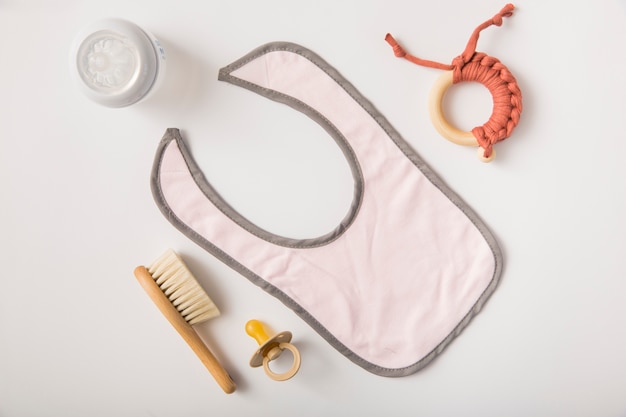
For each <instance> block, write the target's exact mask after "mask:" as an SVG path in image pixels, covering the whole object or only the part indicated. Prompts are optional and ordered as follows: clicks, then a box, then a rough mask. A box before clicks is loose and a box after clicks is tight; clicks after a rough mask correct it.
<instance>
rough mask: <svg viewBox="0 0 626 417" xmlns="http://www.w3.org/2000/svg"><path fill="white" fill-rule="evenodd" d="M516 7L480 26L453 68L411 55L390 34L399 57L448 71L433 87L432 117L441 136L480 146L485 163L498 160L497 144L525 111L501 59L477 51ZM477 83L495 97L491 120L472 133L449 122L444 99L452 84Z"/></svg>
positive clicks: (430, 99) (507, 8)
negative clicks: (482, 37)
mask: <svg viewBox="0 0 626 417" xmlns="http://www.w3.org/2000/svg"><path fill="white" fill-rule="evenodd" d="M514 8H515V6H513V5H512V4H507V5H506V6H505V7H504V8H503V9H502V10H500V12H499V13H498V14H496V15H495V16H494V17H493V18H491V19H489V20H487V21H485V22H484V23H482V24H481V25H479V26H478V27H477V28H476V29H475V30H474V32H473V33H472V36H471V37H470V39H469V41H468V42H467V46H466V47H465V51H463V53H462V54H461V55H459V56H458V57H456V58H454V60H453V61H452V63H451V64H450V65H446V64H441V63H438V62H433V61H428V60H424V59H421V58H418V57H416V56H413V55H410V54H408V53H406V52H405V51H404V49H403V48H402V47H401V46H400V45H399V44H398V42H396V40H395V39H394V38H393V36H391V35H390V34H387V36H386V37H385V40H386V41H387V43H389V45H391V47H392V48H393V51H394V54H395V55H396V56H397V57H400V58H405V59H407V60H408V61H411V62H413V63H414V64H417V65H421V66H425V67H430V68H437V69H442V70H445V71H446V72H444V73H443V74H442V75H441V76H440V77H439V79H438V80H437V81H436V82H435V85H434V86H433V88H432V90H431V93H430V98H429V106H428V107H429V111H430V118H431V121H432V123H433V125H434V127H435V128H436V129H437V131H438V132H439V134H441V136H443V137H444V138H446V139H448V140H450V141H451V142H453V143H456V144H458V145H463V146H479V149H478V154H479V157H480V159H481V160H482V161H483V162H490V161H491V160H493V158H494V157H495V151H494V150H493V145H495V144H496V143H497V142H500V141H502V140H504V139H506V138H508V137H509V136H510V135H511V133H512V132H513V129H514V128H515V126H517V124H518V122H519V117H520V113H521V112H522V93H521V91H520V89H519V87H518V85H517V81H516V80H515V77H513V75H512V74H511V72H510V71H509V69H508V68H507V67H506V66H504V65H503V64H502V63H501V62H500V61H499V60H498V59H496V58H494V57H492V56H489V55H487V54H485V53H482V52H476V44H477V43H478V37H479V35H480V32H481V31H482V30H483V29H486V28H488V27H489V26H492V25H495V26H501V25H502V19H503V18H504V17H510V16H511V15H512V14H513V9H514ZM463 81H475V82H479V83H481V84H483V85H484V86H485V87H487V89H488V90H489V92H490V93H491V95H492V96H493V112H492V114H491V117H490V118H489V120H488V121H487V122H486V123H485V124H484V125H482V126H477V127H475V128H473V129H472V131H471V132H464V131H461V130H459V129H457V128H455V127H454V126H452V125H451V124H450V123H448V121H447V120H446V119H445V117H444V115H443V110H442V106H441V105H442V101H443V97H444V95H445V93H446V91H447V90H448V88H449V87H450V86H451V85H452V84H457V83H460V82H463Z"/></svg>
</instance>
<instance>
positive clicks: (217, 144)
mask: <svg viewBox="0 0 626 417" xmlns="http://www.w3.org/2000/svg"><path fill="white" fill-rule="evenodd" d="M503 5H504V2H502V1H495V0H488V1H481V2H478V1H467V0H440V1H411V2H409V1H400V0H384V1H373V0H358V1H357V0H353V1H338V0H317V1H308V2H302V3H300V2H297V1H287V0H265V1H252V0H249V1H220V2H217V1H212V0H211V1H191V0H184V1H179V0H176V1H174V0H159V1H148V0H137V1H131V0H107V1H98V2H96V1H82V2H80V1H78V0H57V1H47V0H2V1H0V39H1V41H0V64H1V65H0V145H1V150H0V191H1V193H2V197H1V198H2V200H1V203H0V244H1V247H0V265H1V266H2V273H1V274H0V416H2V417H34V416H41V417H45V416H64V417H70V416H119V417H123V416H174V415H176V416H207V415H219V416H276V417H278V416H322V415H323V416H354V415H361V416H381V415H388V416H435V417H436V416H480V417H488V416H520V417H526V416H535V417H538V416H539V417H541V416H546V417H547V416H568V417H575V416H594V417H598V416H606V417H622V416H626V300H625V296H626V219H625V215H624V213H626V196H625V192H626V175H625V174H626V162H625V161H626V138H624V127H623V124H624V119H625V115H626V102H625V101H624V93H625V92H626V77H625V76H624V74H626V58H625V56H626V50H625V47H624V41H625V40H626V2H625V1H624V0H598V1H582V0H581V1H571V0H570V1H564V0H562V1H550V2H547V1H545V2H537V1H536V2H531V1H519V2H518V3H517V10H516V13H515V15H514V16H513V17H512V18H510V19H507V20H506V21H505V23H504V25H503V26H502V27H500V28H495V27H492V28H490V29H488V30H486V31H485V32H483V33H482V35H481V38H480V42H479V44H478V49H479V50H481V51H485V52H487V53H489V54H491V55H494V56H496V57H498V58H499V59H500V60H501V61H503V63H505V64H506V65H507V66H508V67H509V68H510V70H511V71H512V72H513V74H514V75H515V76H516V77H517V79H518V81H519V84H520V87H521V88H522V92H523V95H524V112H523V113H522V119H521V122H520V124H519V126H518V128H517V129H516V130H515V131H514V133H513V135H512V137H511V138H509V139H508V140H507V141H505V142H503V143H501V144H499V145H497V146H496V149H497V152H498V156H497V158H496V160H495V161H494V162H493V163H491V164H482V163H480V162H479V161H478V160H477V159H476V157H475V151H474V150H473V149H467V148H462V147H459V146H456V145H453V144H451V143H449V142H447V141H446V140H444V139H442V138H441V137H439V136H438V134H437V133H436V132H435V130H434V129H433V128H432V126H431V125H430V122H429V118H428V112H427V107H426V103H427V96H428V91H429V89H430V86H431V85H432V83H433V82H434V80H435V79H436V78H437V77H438V76H439V75H440V73H439V71H437V70H433V69H427V68H421V67H417V66H414V65H412V64H410V63H408V62H406V61H404V60H399V59H396V58H395V57H394V56H393V54H392V51H391V48H389V46H388V45H387V44H386V43H385V42H384V40H383V38H384V36H385V34H386V33H387V32H392V33H393V34H394V36H396V38H397V39H399V40H400V41H401V42H402V43H403V45H404V46H405V47H406V48H407V49H408V50H409V51H410V52H412V53H414V54H416V55H418V56H421V57H423V58H427V59H434V60H437V61H442V62H450V61H451V60H452V58H453V57H454V56H456V55H457V54H459V53H460V52H461V51H462V50H463V48H464V46H465V43H466V41H467V39H468V37H469V35H470V33H471V32H472V30H473V29H474V27H476V26H477V25H478V24H479V23H481V22H483V21H484V20H486V19H487V18H489V17H491V16H492V15H493V14H495V13H496V12H497V11H498V10H500V8H501V7H502V6H503ZM109 16H114V17H122V18H126V19H129V20H131V21H133V22H135V23H137V24H139V25H140V26H142V27H143V28H145V29H147V30H149V31H151V32H153V33H154V34H155V35H156V36H157V37H159V38H160V39H161V41H162V43H163V45H164V47H165V48H166V51H167V54H168V55H167V60H168V73H167V78H166V80H165V83H164V85H163V86H162V88H161V89H160V90H159V91H158V92H157V94H156V95H154V96H153V97H151V98H150V99H148V100H147V101H144V102H142V103H139V104H137V105H134V106H131V107H128V108H124V109H108V108H104V107H100V106H98V105H96V104H94V103H92V102H90V101H88V100H87V99H86V98H85V97H83V96H82V95H81V94H80V93H79V92H78V91H77V89H76V88H75V85H74V84H73V82H72V79H71V77H70V72H69V70H68V61H69V57H68V55H69V49H70V45H71V42H72V40H73V38H74V36H75V34H76V33H77V32H78V31H79V30H80V29H81V27H83V26H84V25H86V24H88V23H90V22H91V21H93V20H96V19H99V18H103V17H109ZM277 40H284V41H291V42H296V43H300V44H302V45H304V46H306V47H308V48H310V49H312V50H313V51H315V52H317V53H318V54H320V55H321V56H322V57H323V58H324V59H326V60H327V61H328V62H329V63H331V64H332V65H333V66H334V67H335V68H336V69H337V70H339V71H340V72H341V73H342V74H343V75H344V76H345V77H346V78H347V79H348V80H350V81H351V82H352V83H353V84H354V85H355V86H356V87H357V89H359V90H360V91H361V93H362V94H363V95H364V96H365V97H367V98H368V99H369V100H371V101H372V102H373V103H374V105H375V106H376V107H377V108H378V109H379V110H380V111H381V113H382V114H383V115H385V116H386V117H387V118H388V119H389V121H390V122H391V124H392V125H393V126H394V127H395V128H396V129H397V130H398V131H399V132H400V133H401V135H402V136H403V137H404V138H405V139H406V140H407V141H408V142H409V143H410V144H411V145H412V146H413V147H414V148H415V149H416V150H417V152H418V153H419V154H420V155H421V156H422V157H423V158H424V159H425V160H426V161H427V162H428V164H429V165H430V166H431V167H432V168H433V169H434V170H435V171H436V172H437V173H438V174H439V175H440V176H441V177H442V178H443V179H444V181H445V182H446V183H447V184H448V185H450V186H451V187H452V188H453V189H454V190H455V191H457V192H458V193H459V194H460V195H461V196H462V197H463V198H464V199H465V200H466V202H467V203H468V204H470V205H471V206H472V207H473V208H474V209H475V210H476V212H477V213H478V214H479V215H480V216H481V217H482V218H483V219H484V221H485V222H486V223H487V225H488V226H489V227H490V229H491V230H492V231H493V232H494V234H495V235H496V236H497V238H498V240H499V241H500V242H501V245H502V249H503V251H504V254H505V270H504V274H503V277H502V282H501V285H500V286H499V288H498V289H497V291H496V292H495V294H494V295H493V297H492V298H491V299H490V300H489V302H488V303H487V305H486V307H485V309H484V310H483V311H482V312H481V314H479V315H478V316H477V317H476V318H475V320H474V321H473V322H472V323H471V324H470V326H469V327H468V328H467V329H466V330H465V331H464V332H463V334H462V335H461V336H460V337H459V338H458V339H456V340H455V341H454V342H453V343H452V344H451V345H450V347H449V348H448V349H447V350H446V351H445V352H444V353H443V354H442V355H441V356H440V357H439V358H438V359H437V360H435V361H434V362H433V363H432V364H431V365H429V366H428V367H427V368H426V369H424V370H422V371H420V372H418V373H416V374H414V375H411V376H408V377H404V378H395V379H393V378H392V379H390V378H383V377H379V376H375V375H373V374H370V373H368V372H366V371H364V370H362V369H361V368H359V367H358V366H356V365H354V364H353V363H352V362H350V361H349V360H347V359H346V358H344V357H343V356H342V355H340V354H339V353H338V352H337V351H335V350H334V349H333V348H332V347H330V345H328V344H327V343H326V342H325V341H324V340H323V339H322V338H321V337H320V336H319V335H317V334H316V333H315V332H314V331H313V330H312V329H311V328H309V327H308V325H306V324H305V323H304V322H303V321H302V320H300V319H299V318H298V317H297V316H296V315H295V314H294V313H293V312H292V311H291V310H289V309H288V308H287V307H285V306H284V305H283V304H281V303H280V302H279V301H277V300H276V299H274V298H273V297H271V296H270V295H268V294H266V293H265V292H263V291H262V290H261V289H260V288H258V287H256V286H254V285H253V284H251V283H250V282H248V281H247V280H246V279H245V278H243V277H242V276H240V275H238V274H236V273H235V272H233V271H231V270H230V269H228V268H227V267H226V266H224V265H222V264H221V263H220V262H219V261H217V260H216V259H214V258H213V257H212V256H211V255H209V254H208V253H206V252H204V251H203V250H202V249H200V248H199V247H197V246H196V245H195V244H194V243H192V242H191V241H190V240H188V239H187V238H186V237H185V236H183V235H182V234H180V233H179V232H178V231H177V230H175V229H174V228H173V226H171V225H170V223H168V222H167V221H166V220H165V218H164V217H163V216H162V215H161V214H160V212H159V211H158V209H157V207H156V205H155V204H154V202H153V200H152V196H151V193H150V189H149V174H150V169H151V165H152V159H153V156H154V152H155V151H156V147H157V144H158V142H159V140H160V138H161V136H162V134H163V132H164V131H165V128H167V127H178V128H180V129H182V132H183V134H184V136H185V138H186V140H187V141H188V143H189V144H190V146H191V150H192V153H193V154H194V156H195V158H196V160H197V162H198V163H199V165H200V166H201V167H202V169H203V170H204V172H205V174H206V176H207V177H208V179H209V180H210V181H211V182H212V183H213V184H214V185H215V187H216V188H217V189H218V191H219V192H220V193H222V194H223V196H224V197H225V198H226V199H227V200H228V201H229V202H230V203H231V204H232V205H233V206H234V207H235V208H236V209H238V210H240V211H241V212H242V213H243V214H244V215H246V216H248V217H249V218H250V219H251V220H253V221H255V222H256V223H258V224H259V225H260V226H262V227H264V228H266V229H268V230H270V231H272V232H275V233H279V234H284V235H288V236H291V237H314V236H318V235H320V234H323V233H325V232H327V231H328V230H330V229H332V228H333V227H334V226H335V224H336V223H337V222H338V221H339V219H341V218H342V217H343V216H344V214H345V211H346V210H347V207H348V205H349V203H350V198H351V189H352V178H351V176H350V173H349V169H348V167H347V164H346V162H345V160H344V159H343V157H342V155H341V152H340V151H339V149H338V148H337V147H336V145H335V144H334V142H333V141H332V140H331V139H330V138H329V137H328V136H326V135H325V134H324V133H323V131H322V130H321V129H320V128H319V127H318V126H317V125H315V124H314V123H312V122H311V121H309V120H308V119H306V118H305V117H304V116H302V115H300V114H298V113H297V112H294V111H292V110H291V109H288V108H286V107H285V106H281V105H279V104H276V103H273V102H270V101H268V100H266V99H263V98H261V97H259V96H256V95H254V94H252V93H250V92H248V91H245V90H242V89H240V88H238V87H234V86H232V85H229V84H226V83H221V82H218V81H217V71H218V69H219V68H221V67H222V66H225V65H227V64H229V63H231V62H232V61H234V60H235V59H237V58H239V57H241V56H242V55H244V54H245V53H247V52H248V51H250V50H251V49H253V48H255V47H257V46H259V45H261V44H263V43H266V42H270V41H277ZM490 100H491V98H490V96H489V94H488V92H487V91H486V90H485V89H484V88H482V87H480V86H471V85H470V86H457V87H454V88H453V89H452V90H451V91H450V97H449V98H448V99H447V100H446V107H447V112H448V114H449V116H450V119H451V120H452V121H453V123H455V124H457V125H459V126H460V127H462V128H465V129H469V128H471V127H473V126H474V125H477V124H482V123H484V121H485V120H486V119H487V118H488V117H489V114H490V110H491V109H490V106H491V101H490ZM168 247H171V248H173V249H175V250H177V251H178V252H179V253H180V254H181V255H182V256H183V257H184V259H185V261H186V262H187V264H188V266H189V267H190V269H191V270H192V271H193V272H194V274H195V275H196V277H197V278H198V280H199V281H200V282H201V283H202V285H203V286H204V287H205V288H206V289H207V292H208V293H209V295H210V296H211V298H212V299H213V301H215V303H216V304H217V305H218V306H219V307H220V309H221V311H222V316H221V317H219V318H216V319H214V320H211V321H209V322H207V323H203V324H201V325H199V326H198V327H197V330H198V332H199V333H200V334H201V335H202V337H203V338H205V339H206V340H207V341H209V344H210V345H211V346H212V347H213V349H214V350H215V352H216V354H217V356H219V357H220V358H221V359H222V360H223V362H224V365H225V366H226V367H227V368H228V370H229V371H230V373H231V374H232V375H233V378H234V379H235V380H236V382H237V384H238V390H237V391H236V392H235V393H234V394H233V395H230V396H228V395H225V394H223V393H222V392H221V390H220V389H219V388H218V386H217V385H216V384H215V382H214V381H213V380H212V378H211V377H210V375H209V374H208V373H207V372H206V370H204V368H203V367H202V365H201V364H200V362H199V361H198V360H197V358H196V357H195V356H194V355H193V353H192V352H191V350H190V349H189V348H188V347H187V345H186V344H185V343H184V342H183V341H182V339H180V337H179V336H178V335H177V334H176V333H175V332H174V330H173V329H172V328H171V327H170V325H169V324H168V323H167V321H166V320H165V319H164V318H163V317H162V316H161V315H160V313H159V312H158V311H157V309H156V307H155V306H154V305H153V304H152V302H151V301H150V299H149V298H148V297H147V296H146V294H145V293H144V292H143V291H142V289H141V288H140V286H139V285H138V284H137V282H136V281H135V279H134V277H133V275H132V270H133V268H134V267H135V266H136V265H140V264H146V263H149V262H151V261H152V260H153V259H154V258H156V257H157V256H158V255H160V254H161V252H163V251H164V250H165V249H166V248H168ZM251 318H257V319H260V320H262V321H263V322H265V323H266V324H267V325H268V327H270V328H271V329H272V331H281V330H290V331H292V332H293V334H294V343H295V344H296V345H297V346H298V347H299V348H300V350H301V353H302V368H301V370H300V372H299V373H298V374H297V375H296V376H295V377H294V378H293V379H292V380H290V381H287V382H283V383H278V382H273V381H271V380H269V379H268V378H267V377H266V376H265V375H264V374H263V371H262V370H261V369H253V368H250V367H249V366H248V364H247V363H248V360H249V357H250V356H251V355H252V353H253V351H254V350H255V342H254V340H252V339H251V338H249V337H248V336H247V335H246V334H245V332H244V324H245V323H246V321H247V320H249V319H251Z"/></svg>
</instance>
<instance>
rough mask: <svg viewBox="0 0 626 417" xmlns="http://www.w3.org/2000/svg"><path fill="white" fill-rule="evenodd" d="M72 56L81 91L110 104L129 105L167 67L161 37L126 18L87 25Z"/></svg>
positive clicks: (154, 84)
mask: <svg viewBox="0 0 626 417" xmlns="http://www.w3.org/2000/svg"><path fill="white" fill-rule="evenodd" d="M70 59H71V62H70V65H71V70H72V74H73V76H74V78H75V79H76V81H77V83H78V85H79V87H80V89H81V91H82V92H83V93H84V94H85V95H86V96H87V97H89V98H90V99H91V100H93V101H95V102H96V103H99V104H102V105H104V106H108V107H125V106H129V105H131V104H134V103H137V102H138V101H140V100H141V99H143V98H145V97H146V96H147V95H148V93H150V92H151V91H153V90H154V89H155V88H156V87H157V84H158V83H159V81H161V79H162V78H163V74H164V70H165V52H164V50H163V48H162V47H161V45H160V43H159V41H158V40H157V39H156V38H154V37H153V36H152V35H150V34H149V33H147V32H145V31H144V30H142V29H141V28H140V27H139V26H137V25H135V24H134V23H131V22H128V21H126V20H123V19H113V18H111V19H103V20H99V21H97V22H94V23H93V24H91V25H89V26H87V27H86V28H84V29H83V30H82V31H81V32H80V33H79V34H78V36H77V37H76V40H75V42H74V45H73V47H72V52H71V55H70Z"/></svg>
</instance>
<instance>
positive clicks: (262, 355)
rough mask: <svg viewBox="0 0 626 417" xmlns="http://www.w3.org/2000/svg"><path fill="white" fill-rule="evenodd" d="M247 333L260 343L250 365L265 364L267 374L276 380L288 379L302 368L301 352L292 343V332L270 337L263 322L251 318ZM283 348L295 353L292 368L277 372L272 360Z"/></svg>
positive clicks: (258, 365) (254, 366)
mask: <svg viewBox="0 0 626 417" xmlns="http://www.w3.org/2000/svg"><path fill="white" fill-rule="evenodd" d="M246 333H247V334H248V335H249V336H251V337H252V338H254V340H256V341H257V343H258V344H259V348H258V349H257V351H256V352H254V355H252V358H251V359H250V366H251V367H253V368H258V367H260V366H263V369H264V370H265V374H266V375H267V376H269V377H270V378H272V379H273V380H274V381H286V380H288V379H289V378H291V377H293V376H294V375H295V374H296V373H297V372H298V370H299V369H300V352H299V351H298V349H297V348H296V347H295V346H294V345H292V344H291V343H290V342H291V338H292V335H291V332H281V333H278V334H276V335H274V336H272V337H270V336H269V335H268V334H267V332H266V331H265V328H264V327H263V324H262V323H261V322H260V321H258V320H250V321H248V322H247V323H246ZM283 350H289V351H290V352H291V354H292V355H293V364H292V366H291V368H290V369H289V370H288V371H287V372H284V373H282V374H277V373H275V372H274V371H272V369H271V368H270V366H269V364H270V362H271V361H273V360H275V359H277V358H278V357H279V356H280V355H281V353H283Z"/></svg>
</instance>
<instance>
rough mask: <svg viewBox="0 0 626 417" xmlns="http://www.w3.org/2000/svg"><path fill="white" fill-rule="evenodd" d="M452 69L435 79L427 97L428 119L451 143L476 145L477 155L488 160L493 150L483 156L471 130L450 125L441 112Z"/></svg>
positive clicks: (483, 159) (492, 155) (491, 157)
mask: <svg viewBox="0 0 626 417" xmlns="http://www.w3.org/2000/svg"><path fill="white" fill-rule="evenodd" d="M453 74H454V73H453V71H444V72H443V73H442V74H441V75H440V76H439V78H437V80H436V81H435V84H434V85H433V87H432V89H431V90H430V95H429V97H428V110H429V112H430V120H431V122H432V124H433V126H434V127H435V129H437V132H439V134H440V135H441V136H443V137H444V138H446V139H448V140H449V141H450V142H452V143H456V144H457V145H461V146H478V156H479V158H481V160H482V161H483V162H489V161H491V160H492V159H493V158H494V157H495V151H492V154H491V155H490V156H489V158H485V157H484V156H483V153H484V149H483V148H482V147H480V145H479V144H478V140H476V137H474V134H473V133H472V132H466V131H463V130H460V129H457V128H456V127H454V126H452V125H451V124H450V123H449V122H448V121H447V120H446V118H445V116H444V114H443V97H444V95H445V94H446V91H448V88H450V86H451V85H452V84H453Z"/></svg>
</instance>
